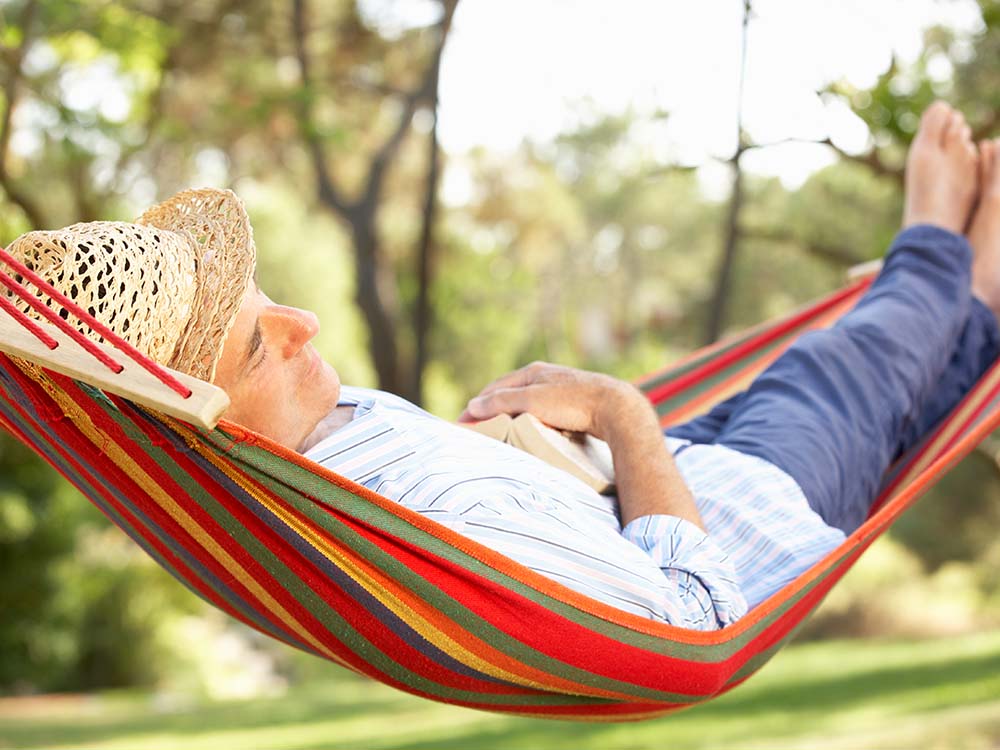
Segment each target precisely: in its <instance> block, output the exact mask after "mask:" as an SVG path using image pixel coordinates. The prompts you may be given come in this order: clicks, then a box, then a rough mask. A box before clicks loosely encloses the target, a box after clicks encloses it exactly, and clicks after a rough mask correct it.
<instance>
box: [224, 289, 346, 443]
mask: <svg viewBox="0 0 1000 750" xmlns="http://www.w3.org/2000/svg"><path fill="white" fill-rule="evenodd" d="M318 332H319V321H318V320H317V318H316V315H315V314H313V313H311V312H307V311H306V310H299V309H297V308H294V307H285V306H283V305H276V304H275V303H274V302H272V301H271V300H269V299H268V298H267V296H266V295H265V294H264V293H263V292H261V291H260V289H259V288H258V287H257V285H256V283H252V284H250V286H249V288H248V289H247V293H246V295H245V296H244V298H243V303H242V305H241V306H240V310H239V313H237V315H236V320H235V322H234V323H233V327H232V329H231V330H230V332H229V336H228V337H227V338H226V342H225V345H224V346H223V349H222V357H221V359H220V360H219V364H218V366H217V367H216V371H215V380H214V381H213V382H214V383H215V385H217V386H219V387H220V388H222V389H223V390H224V391H225V392H226V393H227V394H228V395H229V399H230V401H231V402H232V403H231V405H230V407H229V409H228V410H227V411H226V414H225V418H226V419H229V420H231V421H233V422H237V423H239V424H241V425H243V426H244V427H249V428H250V429H251V430H254V431H255V432H259V433H261V434H262V435H266V436H267V437H269V438H271V439H272V440H275V441H277V442H279V443H281V444H282V445H284V446H286V447H288V448H291V449H292V450H298V448H299V446H300V445H301V444H302V442H303V440H304V439H305V438H306V436H307V435H309V433H311V432H312V431H313V429H314V428H315V427H316V425H317V424H318V423H319V422H320V420H321V419H323V417H325V416H326V415H327V414H329V413H330V412H331V411H332V410H333V408H334V407H335V406H336V405H337V400H338V399H339V398H340V378H339V377H338V375H337V372H336V371H335V370H334V369H333V368H332V367H331V366H330V365H328V364H327V363H326V362H324V361H323V360H322V359H321V358H320V356H319V354H317V352H316V350H315V349H314V348H313V346H312V344H310V343H309V341H310V340H311V339H312V338H313V336H315V335H316V334H317V333H318Z"/></svg>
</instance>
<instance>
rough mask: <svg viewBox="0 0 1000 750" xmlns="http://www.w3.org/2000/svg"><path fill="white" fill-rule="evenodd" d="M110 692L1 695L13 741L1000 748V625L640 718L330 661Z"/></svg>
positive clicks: (859, 651)
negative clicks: (487, 695) (203, 682)
mask: <svg viewBox="0 0 1000 750" xmlns="http://www.w3.org/2000/svg"><path fill="white" fill-rule="evenodd" d="M169 704H170V702H169V701H164V700H163V698H162V696H161V697H159V698H158V697H157V696H154V695H152V694H147V693H141V694H137V693H118V692H110V693H101V694H97V695H84V696H38V697H33V698H10V699H0V748H52V749H57V748H59V749H62V748H94V749H100V750H111V749H112V748H114V749H116V750H118V749H120V750H126V749H127V750H146V749H152V748H157V749H160V748H164V749H165V748H170V749H173V748H184V750H202V749H204V750H223V749H228V748H240V749H241V750H243V749H246V750H251V749H254V750H256V749H260V750H291V749H292V748H295V749H296V750H306V749H309V748H316V749H318V748H372V749H374V748H428V749H434V750H438V749H443V750H448V749H454V750H468V749H472V748H524V749H525V750H527V749H529V748H531V749H535V748H546V750H549V749H551V748H567V750H569V749H572V750H587V749H591V748H592V749H593V750H609V749H611V748H656V749H657V750H688V749H691V748H727V749H733V748H746V749H750V748H760V749H761V750H764V749H765V748H766V749H768V750H780V749H781V748H789V749H791V748H794V749H795V750H807V749H809V748H817V749H820V748H821V749H822V750H835V749H837V748H844V749H847V748H849V749H850V750H859V749H861V748H863V749H865V750H869V749H870V750H875V749H877V748H920V749H921V750H923V749H927V750H935V749H937V748H941V749H943V748H949V749H951V748H969V749H970V750H972V749H975V750H994V749H996V748H1000V631H996V632H992V633H986V634H982V635H976V636H963V637H959V638H953V639H948V640H935V641H919V642H905V643H904V642H871V641H856V642H849V641H839V642H831V643H819V644H807V645H802V646H794V645H793V646H792V647H790V648H788V649H786V650H785V651H784V652H783V653H781V654H779V655H778V656H777V657H776V658H775V659H774V660H773V661H772V662H771V664H769V665H768V666H767V667H765V668H764V670H763V671H762V673H760V674H759V675H757V676H756V677H754V678H753V679H751V680H750V681H749V682H747V683H746V684H745V685H743V686H742V687H740V688H738V689H737V690H735V691H733V692H732V693H730V694H728V695H726V696H723V697H722V698H719V699H717V700H715V701H712V702H711V703H708V704H705V705H702V706H698V707H696V708H693V709H690V710H688V711H684V712H681V713H678V714H675V715H673V716H669V717H666V718H663V719H658V720H655V721H649V722H645V723H639V724H576V723H569V722H549V721H539V720H532V719H522V718H514V717H506V716H497V715H493V714H486V713H481V712H477V711H470V710H466V709H459V708H453V707H450V706H445V705H441V704H436V703H431V702H428V701H422V700H419V699H417V698H413V697H411V696H409V695H405V694H403V693H399V692H396V691H393V690H391V689H389V688H387V687H384V686H382V685H379V684H376V683H373V682H368V681H365V680H361V679H359V678H357V677H355V676H353V675H351V674H348V673H345V672H341V671H340V670H337V669H334V668H331V672H330V678H329V679H328V680H324V681H321V682H312V683H309V684H306V685H299V686H296V687H294V688H292V689H290V690H289V691H288V693H287V694H286V695H284V696H282V697H280V698H274V699H268V700H248V701H233V702H225V703H195V704H192V705H187V706H183V707H179V706H178V705H177V704H176V703H174V704H173V707H170V705H169Z"/></svg>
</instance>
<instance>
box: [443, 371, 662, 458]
mask: <svg viewBox="0 0 1000 750" xmlns="http://www.w3.org/2000/svg"><path fill="white" fill-rule="evenodd" d="M637 410H638V411H644V412H649V413H650V414H651V413H652V408H651V407H650V404H649V402H648V401H647V400H646V398H645V396H643V395H642V394H641V393H640V392H639V391H638V390H637V389H636V388H635V387H634V386H632V385H630V384H629V383H626V382H624V381H622V380H618V379H617V378H613V377H611V376H610V375H602V374H600V373H596V372H587V371H585V370H576V369H573V368H572V367H563V366H561V365H553V364H549V363H548V362H532V363H531V364H530V365H527V366H525V367H522V368H521V369H520V370H515V371H514V372H510V373H508V374H506V375H504V376H503V377H501V378H497V379H496V380H494V381H493V382H492V383H490V384H489V385H488V386H486V387H485V388H484V389H483V390H482V391H481V392H480V393H479V395H478V396H476V397H475V398H473V399H472V400H471V401H469V404H468V406H466V408H465V411H464V412H462V414H461V416H460V417H459V418H458V421H459V422H472V421H478V420H483V419H489V418H491V417H495V416H496V415H497V414H511V415H517V414H521V413H522V412H529V413H531V414H533V415H535V416H536V417H538V418H539V419H540V420H542V421H543V422H544V423H545V424H547V425H549V426H551V427H555V428H556V429H559V430H571V431H573V432H586V433H588V434H590V435H593V436H594V437H598V438H601V439H602V440H607V439H608V438H609V437H610V434H609V433H610V432H611V431H612V430H613V427H612V425H613V423H615V422H617V421H620V420H621V419H622V418H629V417H632V416H633V415H634V414H635V413H636V411H637Z"/></svg>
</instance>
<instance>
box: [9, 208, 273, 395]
mask: <svg viewBox="0 0 1000 750" xmlns="http://www.w3.org/2000/svg"><path fill="white" fill-rule="evenodd" d="M7 250H8V252H10V253H11V254H12V255H13V256H14V257H15V258H17V259H18V260H20V261H21V262H22V263H24V264H25V265H26V266H28V267H29V268H31V269H32V270H33V271H35V273H37V274H39V275H40V276H41V277H42V278H44V279H45V280H46V281H48V282H49V283H51V284H52V285H53V286H54V287H56V289H58V290H59V291H60V292H62V293H63V294H65V295H67V296H68V297H71V298H72V299H73V300H74V301H75V302H76V303H77V304H79V305H80V306H81V307H83V308H84V309H86V310H87V311H88V312H89V313H90V314H91V315H93V316H94V317H95V318H97V319H98V320H99V321H101V322H102V323H104V325H106V326H108V328H110V329H111V330H112V331H114V332H115V333H116V334H118V335H119V336H121V337H122V338H124V339H125V340H126V341H128V342H129V343H130V344H132V345H133V346H135V347H136V348H137V349H139V350H140V351H141V352H143V353H144V354H146V355H147V356H149V357H150V358H152V359H154V360H156V361H157V362H160V363H161V364H165V365H167V366H168V367H172V368H173V369H175V370H180V371H181V372H186V373H188V374H189V375H193V376H195V377H197V378H200V379H202V380H208V381H211V380H212V378H213V377H214V375H215V366H216V364H217V363H218V361H219V357H220V356H221V355H222V345H223V343H224V342H225V339H226V335H227V334H228V333H229V329H230V328H231V327H232V325H233V321H234V320H235V318H236V313H237V312H238V311H239V308H240V304H241V302H242V301H243V296H244V293H245V292H246V289H247V285H248V284H249V283H250V279H251V278H252V277H253V272H254V266H255V263H256V249H255V247H254V242H253V230H252V229H251V227H250V219H249V217H248V216H247V212H246V208H245V207H244V206H243V202H242V201H241V200H240V199H239V198H238V197H237V196H236V194H235V193H233V192H232V191H230V190H214V189H202V190H184V191H182V192H180V193H177V195H175V196H173V197H172V198H169V199H167V200H166V201H164V202H163V203H160V204H159V205H156V206H153V207H152V208H150V209H149V210H148V211H146V212H145V213H144V214H143V215H142V216H140V217H139V218H138V219H137V220H136V223H134V224H128V223H124V222H111V221H94V222H89V223H83V224H73V225H71V226H68V227H66V228H65V229H58V230H55V231H44V232H28V233H27V234H24V235H21V236H20V237H18V238H17V239H16V240H15V241H14V242H13V243H12V244H11V245H10V247H8V248H7ZM39 298H40V299H42V300H43V301H44V302H45V303H46V304H48V305H49V306H50V307H53V308H55V307H56V305H55V303H53V302H52V300H50V299H49V298H47V297H45V296H44V295H41V294H39ZM21 309H22V310H24V311H25V312H27V313H28V314H30V315H31V316H32V317H35V318H38V317H40V316H39V315H37V313H35V312H34V311H32V310H30V309H29V308H28V307H27V305H26V304H24V303H21ZM69 320H70V322H71V323H73V324H74V325H76V327H77V328H78V329H79V330H80V331H82V332H83V333H84V334H86V335H87V336H90V337H91V338H93V339H95V340H98V341H100V340H101V337H100V336H99V335H98V334H96V333H95V332H94V331H92V330H91V329H90V328H89V327H88V326H86V325H84V324H83V323H81V322H80V321H77V320H76V319H75V318H72V317H71V318H70V319H69Z"/></svg>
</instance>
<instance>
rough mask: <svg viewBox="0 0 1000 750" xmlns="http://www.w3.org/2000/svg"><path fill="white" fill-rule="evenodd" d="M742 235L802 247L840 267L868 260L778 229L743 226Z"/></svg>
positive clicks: (834, 246) (841, 248) (843, 249)
mask: <svg viewBox="0 0 1000 750" xmlns="http://www.w3.org/2000/svg"><path fill="white" fill-rule="evenodd" d="M740 235H741V236H742V237H744V238H745V239H752V240H763V241H765V242H787V243H792V244H794V245H798V246H799V247H802V248H803V249H804V250H806V252H808V253H809V254H810V255H815V256H816V257H817V258H822V259H823V260H825V261H829V262H830V263H833V264H835V265H838V266H846V267H850V266H856V265H858V264H859V263H864V262H865V261H866V260H867V258H862V257H861V256H859V255H856V254H855V253H854V252H852V251H851V250H849V249H847V248H845V247H841V246H839V245H828V244H826V243H823V242H816V241H812V240H805V239H802V238H800V237H796V236H794V235H792V234H791V233H790V232H787V231H782V230H777V229H769V228H764V227H748V226H742V227H740Z"/></svg>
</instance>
